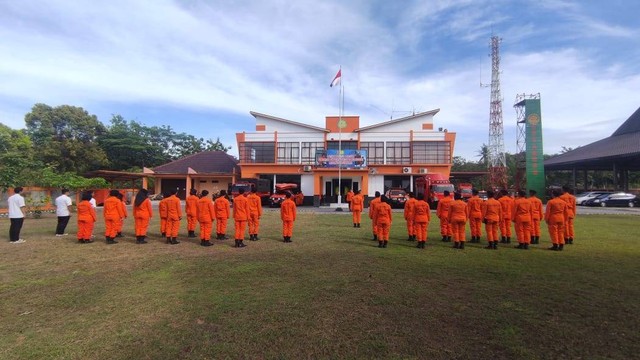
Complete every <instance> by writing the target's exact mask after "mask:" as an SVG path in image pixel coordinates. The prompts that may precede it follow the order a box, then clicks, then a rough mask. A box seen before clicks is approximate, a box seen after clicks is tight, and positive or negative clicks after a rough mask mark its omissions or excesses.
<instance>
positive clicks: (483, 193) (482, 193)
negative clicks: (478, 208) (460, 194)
mask: <svg viewBox="0 0 640 360" xmlns="http://www.w3.org/2000/svg"><path fill="white" fill-rule="evenodd" d="M478 197H479V198H480V199H482V200H485V201H486V200H489V195H487V192H486V191H484V190H482V191H478Z"/></svg>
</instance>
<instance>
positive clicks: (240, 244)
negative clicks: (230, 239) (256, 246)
mask: <svg viewBox="0 0 640 360" xmlns="http://www.w3.org/2000/svg"><path fill="white" fill-rule="evenodd" d="M245 246H247V245H245V244H244V240H238V247H239V248H243V247H245Z"/></svg>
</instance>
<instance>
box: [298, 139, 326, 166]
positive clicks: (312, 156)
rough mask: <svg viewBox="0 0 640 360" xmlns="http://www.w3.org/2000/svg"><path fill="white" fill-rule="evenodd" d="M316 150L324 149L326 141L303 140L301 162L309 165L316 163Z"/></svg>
mask: <svg viewBox="0 0 640 360" xmlns="http://www.w3.org/2000/svg"><path fill="white" fill-rule="evenodd" d="M316 150H324V142H303V143H302V149H301V151H302V156H301V162H302V163H303V164H307V165H315V163H316Z"/></svg>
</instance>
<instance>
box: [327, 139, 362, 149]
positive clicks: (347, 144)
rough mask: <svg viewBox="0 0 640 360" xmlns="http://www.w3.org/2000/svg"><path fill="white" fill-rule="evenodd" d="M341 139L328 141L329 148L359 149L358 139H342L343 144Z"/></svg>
mask: <svg viewBox="0 0 640 360" xmlns="http://www.w3.org/2000/svg"><path fill="white" fill-rule="evenodd" d="M339 143H340V141H327V150H338V149H339V148H342V150H358V142H357V141H342V144H339Z"/></svg>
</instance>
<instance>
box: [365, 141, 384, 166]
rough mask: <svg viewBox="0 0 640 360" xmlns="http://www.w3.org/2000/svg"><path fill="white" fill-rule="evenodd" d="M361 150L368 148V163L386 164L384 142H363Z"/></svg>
mask: <svg viewBox="0 0 640 360" xmlns="http://www.w3.org/2000/svg"><path fill="white" fill-rule="evenodd" d="M360 150H367V163H368V164H369V165H376V164H378V165H379V164H384V142H382V141H373V142H361V143H360Z"/></svg>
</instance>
